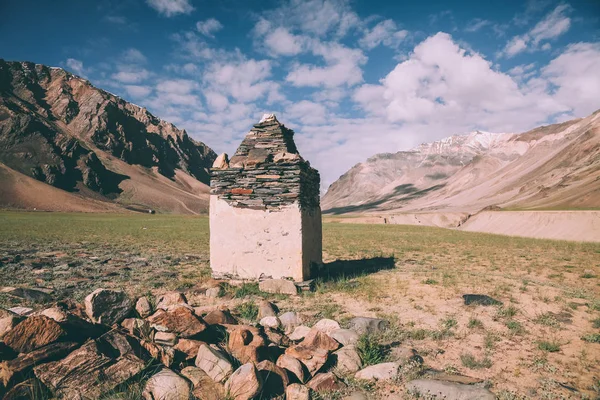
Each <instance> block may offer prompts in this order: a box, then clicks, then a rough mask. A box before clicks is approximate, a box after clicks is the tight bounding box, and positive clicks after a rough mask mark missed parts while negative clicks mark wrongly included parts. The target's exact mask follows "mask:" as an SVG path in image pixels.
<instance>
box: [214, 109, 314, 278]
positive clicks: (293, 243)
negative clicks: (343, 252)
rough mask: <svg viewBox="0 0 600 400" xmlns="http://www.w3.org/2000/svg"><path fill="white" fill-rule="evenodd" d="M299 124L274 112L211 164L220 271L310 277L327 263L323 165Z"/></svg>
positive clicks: (254, 275)
mask: <svg viewBox="0 0 600 400" xmlns="http://www.w3.org/2000/svg"><path fill="white" fill-rule="evenodd" d="M293 135H294V131H292V130H291V129H288V128H286V127H285V126H284V125H283V124H281V123H280V122H279V121H277V118H276V117H275V116H274V115H272V114H268V115H265V116H263V119H262V120H261V121H260V122H259V123H258V124H256V125H254V127H253V128H252V129H251V130H250V132H249V133H248V134H247V135H246V137H245V138H244V140H243V141H242V143H241V144H240V146H239V147H238V149H237V151H236V152H235V154H234V156H233V157H232V158H231V160H228V158H227V155H226V154H222V155H220V156H219V157H218V158H217V160H216V161H215V163H214V165H213V168H212V170H211V181H210V187H211V191H210V193H211V196H210V265H211V268H212V271H213V276H214V277H216V278H235V279H250V280H257V279H263V278H273V279H293V280H295V281H303V280H306V279H308V278H309V276H310V273H311V268H312V267H313V266H314V265H319V264H321V263H322V254H321V251H322V232H321V208H320V204H319V183H320V178H319V172H318V171H317V170H315V169H314V168H311V166H310V164H309V163H308V162H307V161H305V160H304V159H303V158H302V157H301V156H300V154H298V150H297V149H296V145H295V144H294V140H293Z"/></svg>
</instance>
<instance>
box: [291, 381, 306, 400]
mask: <svg viewBox="0 0 600 400" xmlns="http://www.w3.org/2000/svg"><path fill="white" fill-rule="evenodd" d="M310 397H311V396H310V388H309V387H308V386H304V385H301V384H299V383H292V384H291V385H289V386H288V387H287V388H286V389H285V400H310Z"/></svg>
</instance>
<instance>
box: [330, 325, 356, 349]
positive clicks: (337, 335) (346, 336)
mask: <svg viewBox="0 0 600 400" xmlns="http://www.w3.org/2000/svg"><path fill="white" fill-rule="evenodd" d="M329 336H331V337H332V338H333V339H335V340H336V341H337V342H339V343H340V344H341V345H343V346H354V345H355V344H356V343H358V339H359V338H360V335H359V334H358V333H357V332H356V331H353V330H351V329H336V330H334V331H331V332H330V333H329Z"/></svg>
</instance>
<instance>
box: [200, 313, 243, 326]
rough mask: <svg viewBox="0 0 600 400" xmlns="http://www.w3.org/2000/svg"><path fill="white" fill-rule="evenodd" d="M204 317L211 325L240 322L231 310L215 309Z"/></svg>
mask: <svg viewBox="0 0 600 400" xmlns="http://www.w3.org/2000/svg"><path fill="white" fill-rule="evenodd" d="M203 319H204V322H206V323H207V324H209V325H223V324H228V325H235V324H237V323H238V321H237V319H235V317H234V316H233V315H231V313H230V312H229V310H213V311H211V312H209V313H208V314H206V315H205V316H204V318H203Z"/></svg>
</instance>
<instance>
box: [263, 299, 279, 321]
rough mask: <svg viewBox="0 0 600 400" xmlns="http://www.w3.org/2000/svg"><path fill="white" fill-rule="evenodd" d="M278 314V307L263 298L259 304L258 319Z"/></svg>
mask: <svg viewBox="0 0 600 400" xmlns="http://www.w3.org/2000/svg"><path fill="white" fill-rule="evenodd" d="M276 316H277V307H275V305H274V304H273V303H271V302H270V301H267V300H262V301H261V302H260V303H259V304H258V320H259V321H260V320H261V319H263V318H265V317H276Z"/></svg>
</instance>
